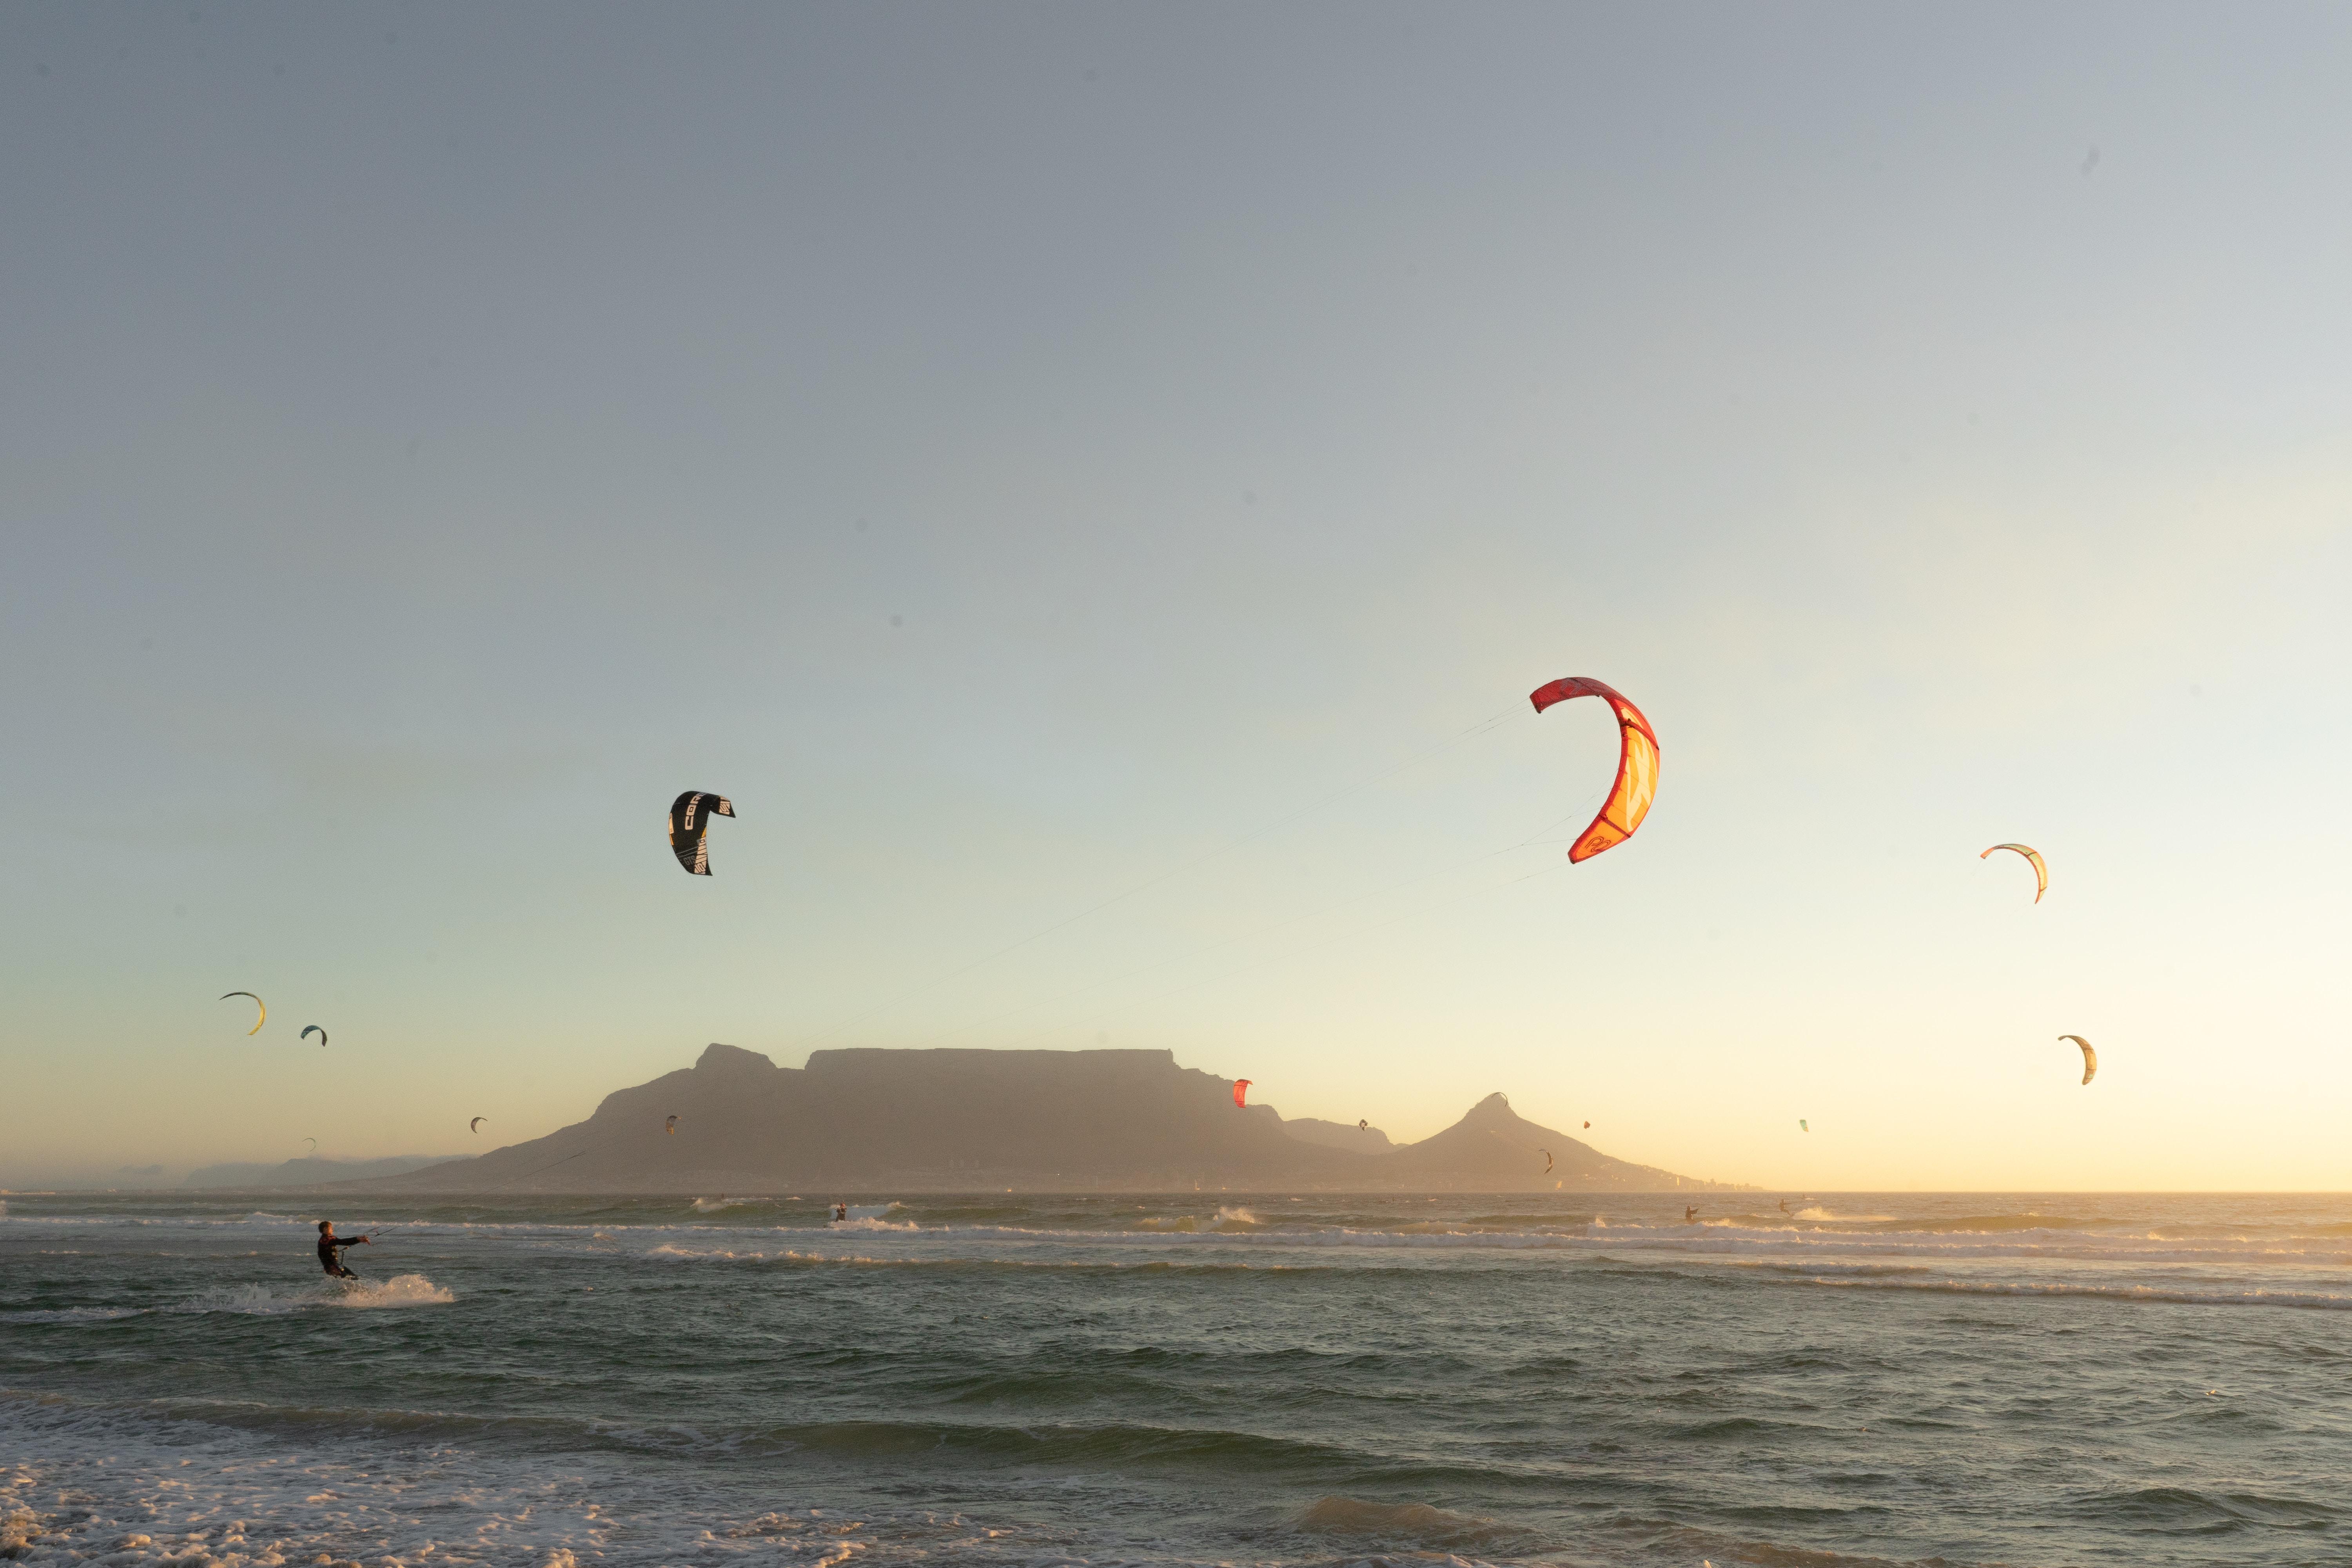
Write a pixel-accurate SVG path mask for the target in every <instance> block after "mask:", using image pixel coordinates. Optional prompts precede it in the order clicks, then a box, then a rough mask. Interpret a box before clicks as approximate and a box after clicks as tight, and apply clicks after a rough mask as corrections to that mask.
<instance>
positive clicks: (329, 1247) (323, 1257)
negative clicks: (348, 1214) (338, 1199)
mask: <svg viewBox="0 0 2352 1568" xmlns="http://www.w3.org/2000/svg"><path fill="white" fill-rule="evenodd" d="M368 1245H370V1243H369V1240H368V1238H367V1237H364V1236H355V1237H352V1238H351V1239H350V1240H349V1241H345V1240H342V1239H341V1237H337V1236H336V1235H335V1222H334V1221H333V1220H331V1219H322V1220H320V1222H319V1263H320V1267H322V1268H325V1269H326V1271H327V1278H329V1279H358V1278H359V1276H358V1275H356V1274H354V1273H352V1271H351V1270H350V1269H348V1268H344V1267H343V1248H344V1247H366V1246H368Z"/></svg>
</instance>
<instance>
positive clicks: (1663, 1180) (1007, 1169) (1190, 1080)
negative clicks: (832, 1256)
mask: <svg viewBox="0 0 2352 1568" xmlns="http://www.w3.org/2000/svg"><path fill="white" fill-rule="evenodd" d="M1233 1088H1234V1080H1233V1079H1225V1078H1217V1077H1213V1076H1212V1075H1211V1074H1208V1073H1205V1072H1201V1071H1199V1070H1197V1069H1193V1068H1180V1067H1178V1066H1177V1065H1176V1058H1175V1055H1174V1053H1172V1052H1170V1051H1116V1050H1103V1051H984V1050H909V1051H896V1050H870V1049H869V1050H828V1051H817V1052H815V1053H814V1054H813V1055H811V1056H810V1058H809V1059H808V1065H807V1066H806V1067H805V1068H779V1067H777V1066H776V1065H775V1064H774V1063H773V1062H772V1061H770V1060H769V1059H768V1058H766V1057H763V1056H761V1055H759V1054H758V1053H757V1052H753V1051H746V1050H740V1049H738V1048H737V1047H733V1046H721V1045H713V1046H711V1047H709V1048H707V1049H706V1050H704V1052H703V1053H702V1057H701V1059H700V1060H698V1061H697V1062H696V1063H695V1065H694V1066H693V1067H692V1068H686V1069H684V1070H681V1071H678V1072H673V1073H667V1074H665V1075H664V1076H662V1077H660V1078H657V1079H654V1080H653V1081H652V1082H650V1083H645V1084H640V1085H638V1086H637V1087H635V1088H634V1089H619V1090H616V1091H614V1093H612V1094H609V1095H607V1096H605V1097H604V1103H603V1104H601V1105H599V1106H598V1107H597V1108H596V1112H595V1114H594V1115H593V1116H591V1117H590V1118H589V1119H588V1120H587V1121H583V1122H579V1123H576V1124H575V1125H573V1126H571V1127H567V1128H565V1129H563V1130H562V1131H560V1132H555V1133H551V1134H550V1135H548V1136H547V1137H545V1138H537V1139H533V1140H531V1141H530V1142H527V1143H516V1144H510V1145H509V1146H507V1147H505V1148H501V1149H496V1150H493V1151H491V1152H488V1153H486V1154H483V1155H481V1156H479V1157H478V1158H476V1159H471V1160H460V1161H456V1162H452V1163H446V1164H440V1165H434V1166H429V1167H427V1168H425V1169H424V1170H420V1171H415V1172H411V1173H407V1174H405V1175H399V1176H393V1177H389V1178H384V1179H380V1180H375V1181H371V1182H369V1183H367V1184H366V1185H367V1187H368V1188H369V1190H372V1191H378V1192H434V1191H437V1192H518V1191H521V1192H696V1193H703V1192H717V1191H725V1192H732V1193H761V1192H783V1193H801V1192H807V1191H815V1192H819V1193H825V1194H831V1193H835V1192H875V1191H882V1190H888V1191H892V1192H975V1191H983V1190H988V1189H992V1188H993V1189H1003V1188H1013V1189H1016V1190H1020V1191H1027V1192H1038V1191H1047V1192H1050V1191H1067V1192H1087V1191H1105V1190H1108V1191H1128V1192H1169V1191H1181V1190H1183V1189H1186V1188H1190V1187H1192V1186H1195V1185H1198V1186H1199V1187H1201V1188H1202V1189H1203V1190H1210V1191H1213V1190H1216V1189H1219V1188H1224V1189H1232V1190H1244V1189H1258V1190H1264V1189H1268V1188H1288V1189H1294V1190H1299V1191H1309V1190H1322V1191H1334V1190H1362V1191H1399V1190H1411V1191H1417V1192H1420V1191H1429V1192H1437V1191H1449V1190H1451V1191H1468V1192H1507V1191H1528V1192H1532V1191H1545V1192H1549V1191H1552V1190H1553V1189H1554V1186H1555V1184H1559V1186H1560V1187H1561V1188H1562V1189H1563V1190H1568V1191H1651V1190H1657V1189H1660V1188H1676V1187H1679V1188H1683V1189H1685V1190H1688V1189H1693V1188H1697V1187H1702V1186H1705V1185H1706V1184H1704V1183H1698V1182H1694V1181H1691V1180H1689V1179H1687V1178H1685V1177H1679V1176H1676V1175H1674V1174H1673V1173H1670V1172H1666V1171H1660V1170H1655V1169H1653V1168H1651V1167H1649V1166H1646V1165H1634V1164H1629V1163H1626V1162H1624V1161H1622V1160H1615V1159H1612V1158H1610V1157H1609V1156H1608V1155H1605V1154H1602V1153H1601V1152H1599V1151H1597V1150H1594V1149H1592V1148H1591V1147H1590V1146H1589V1145H1587V1144H1584V1143H1582V1142H1578V1141H1577V1140H1575V1139H1572V1138H1570V1137H1569V1136H1568V1135H1567V1134H1565V1133H1561V1132H1555V1131H1551V1130H1550V1129H1549V1128H1543V1127H1538V1126H1536V1125H1535V1124H1534V1123H1533V1122H1529V1121H1522V1120H1520V1119H1519V1118H1518V1117H1517V1116H1516V1115H1514V1114H1513V1113H1512V1112H1511V1110H1510V1108H1509V1106H1508V1105H1507V1104H1506V1103H1505V1102H1504V1100H1503V1097H1502V1096H1501V1095H1499V1094H1498V1095H1492V1096H1489V1097H1488V1098H1487V1099H1486V1100H1483V1101H1481V1102H1480V1103H1479V1104H1478V1105H1477V1106H1476V1107H1475V1108H1474V1109H1473V1110H1471V1112H1470V1113H1469V1115H1467V1116H1465V1118H1464V1119H1463V1120H1462V1121H1461V1122H1460V1123H1458V1124H1457V1125H1455V1126H1454V1127H1452V1128H1449V1129H1448V1130H1446V1131H1444V1132H1441V1133H1439V1134H1437V1135H1436V1136H1435V1137H1433V1138H1429V1139H1425V1140H1423V1142H1419V1143H1413V1144H1407V1145H1404V1146H1403V1147H1402V1148H1397V1147H1395V1146H1393V1145H1390V1144H1389V1142H1388V1138H1387V1135H1386V1134H1385V1133H1378V1132H1374V1133H1369V1134H1368V1133H1365V1132H1360V1131H1358V1130H1357V1129H1355V1128H1353V1127H1345V1126H1342V1125H1341V1124H1339V1123H1335V1122H1328V1121H1313V1120H1305V1121H1298V1122H1286V1121H1283V1119H1282V1117H1281V1116H1280V1115H1279V1114H1278V1113H1276V1110H1274V1108H1273V1107H1271V1106H1265V1105H1253V1106H1250V1107H1248V1108H1246V1109H1238V1108H1236V1107H1235V1106H1234V1099H1233ZM672 1116H676V1117H677V1131H676V1132H674V1133H673V1132H668V1131H664V1129H665V1127H666V1126H667V1121H668V1118H670V1117H672ZM1339 1132H1344V1133H1345V1134H1346V1135H1347V1136H1348V1137H1349V1139H1352V1140H1356V1141H1358V1142H1356V1144H1355V1146H1353V1147H1346V1146H1342V1147H1334V1146H1332V1145H1333V1144H1334V1143H1335V1142H1338V1140H1337V1139H1336V1138H1335V1137H1334V1134H1335V1133H1339ZM1540 1148H1549V1149H1550V1150H1551V1151H1552V1152H1553V1154H1554V1155H1555V1157H1556V1158H1555V1164H1556V1166H1557V1168H1556V1169H1555V1170H1554V1171H1553V1172H1552V1173H1550V1174H1549V1175H1546V1174H1544V1173H1543V1157H1542V1155H1541V1154H1539V1153H1537V1152H1534V1151H1536V1150H1537V1149H1540ZM1383 1149H1386V1150H1389V1151H1390V1152H1379V1151H1381V1150H1383ZM1570 1173H1573V1175H1574V1178H1575V1179H1574V1180H1572V1181H1571V1180H1569V1177H1570Z"/></svg>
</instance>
